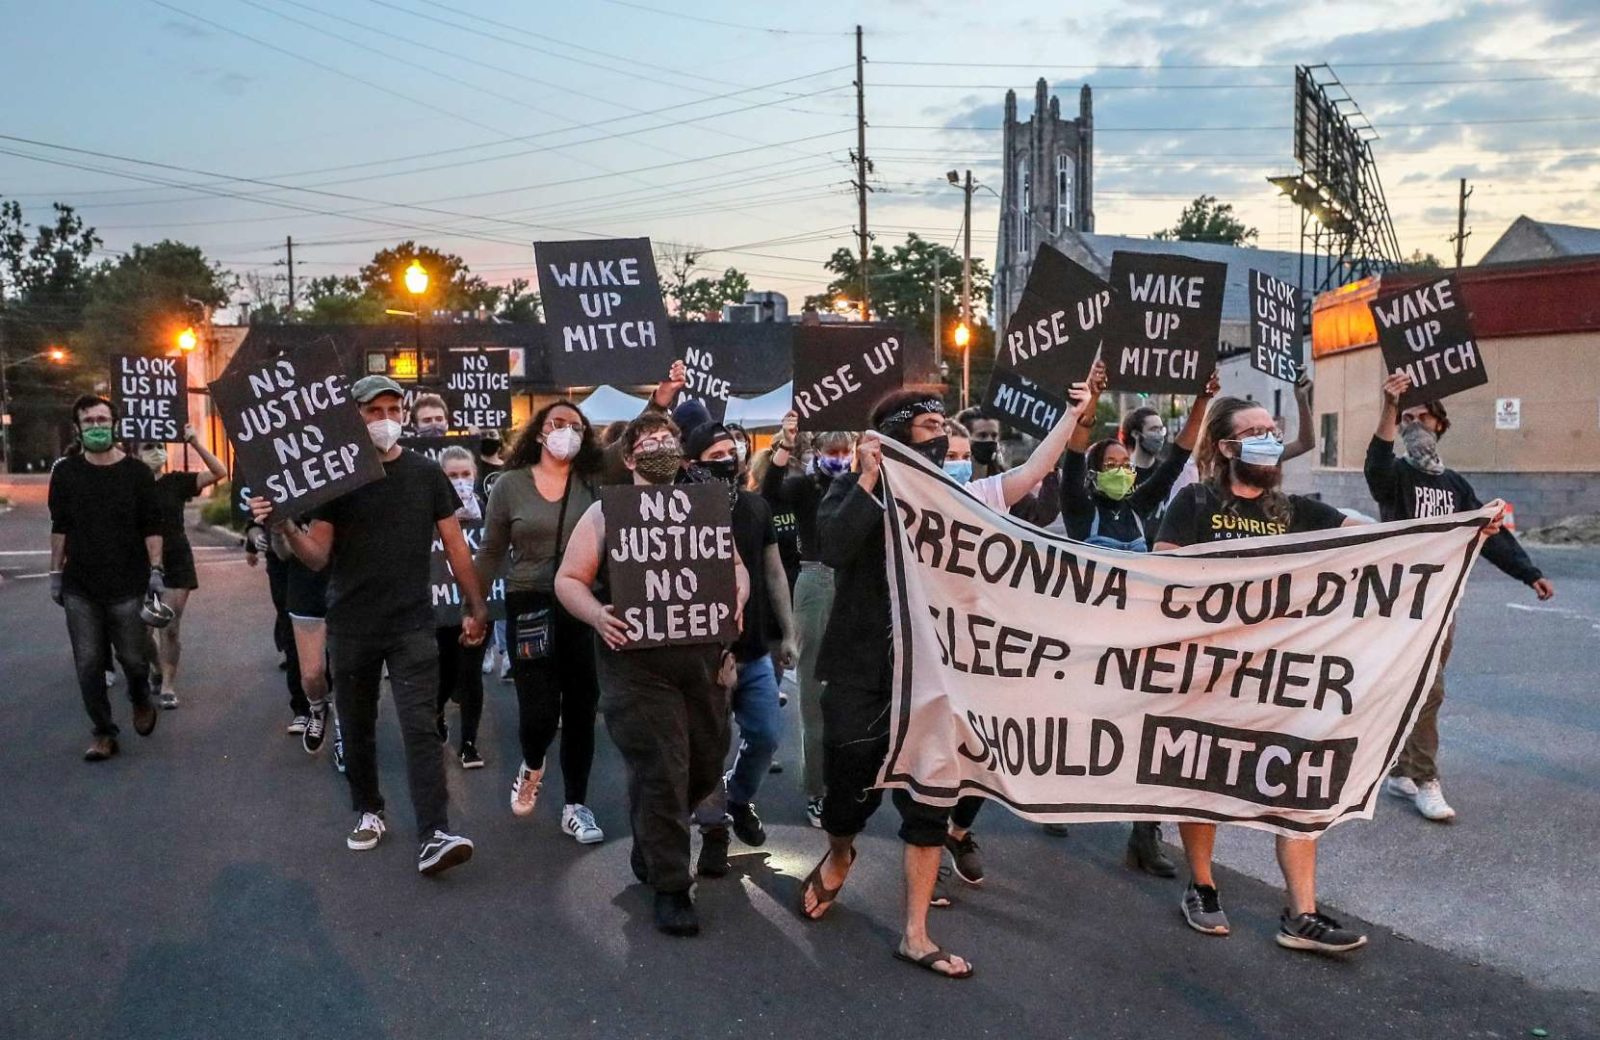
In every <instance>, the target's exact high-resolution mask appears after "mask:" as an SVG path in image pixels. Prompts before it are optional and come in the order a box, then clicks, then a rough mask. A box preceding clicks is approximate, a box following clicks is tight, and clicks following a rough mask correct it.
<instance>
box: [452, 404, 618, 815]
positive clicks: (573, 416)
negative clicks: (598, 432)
mask: <svg viewBox="0 0 1600 1040" xmlns="http://www.w3.org/2000/svg"><path fill="white" fill-rule="evenodd" d="M600 465H601V453H600V447H599V445H598V444H596V443H595V437H594V431H593V430H592V429H591V428H590V426H589V421H588V420H587V419H586V418H584V415H583V413H582V412H581V411H579V410H578V406H577V405H575V404H573V403H572V402H571V401H565V400H563V401H556V402H554V403H551V404H548V405H545V406H544V407H543V408H541V409H539V411H537V412H535V413H534V414H533V417H532V418H530V419H529V420H528V424H527V425H526V426H524V427H523V428H522V432H521V433H519V434H518V435H517V439H516V442H515V444H513V446H512V449H511V453H510V455H509V456H507V458H506V465H505V469H504V470H503V471H502V472H501V474H500V479H499V480H497V481H495V485H494V490H492V491H491V492H490V493H489V506H488V509H487V511H486V514H485V517H484V528H483V544H482V547H481V548H480V549H479V552H478V575H479V581H480V582H483V583H485V584H487V583H488V582H491V581H493V580H494V577H495V576H496V575H497V574H499V573H500V572H501V571H502V570H503V569H504V568H505V561H506V559H507V557H508V556H509V558H510V561H511V566H510V571H509V573H508V574H507V576H506V623H507V626H508V629H509V631H508V636H509V639H508V643H509V646H510V648H511V652H512V669H511V674H512V678H513V679H514V681H515V682H516V686H517V719H518V721H517V739H518V742H519V743H520V744H521V747H522V763H521V765H519V766H518V767H517V774H516V778H515V780H514V781H513V782H512V785H511V811H512V812H513V813H515V814H516V815H518V816H527V815H530V814H531V813H532V812H533V810H534V806H535V804H536V802H537V800H538V797H539V789H540V787H541V785H542V784H543V782H544V773H545V766H546V762H545V756H546V754H547V752H548V751H549V749H550V744H551V742H552V741H554V740H555V736H556V731H557V730H558V729H559V730H560V731H561V782H562V785H563V787H564V788H565V791H564V797H563V800H562V801H563V805H562V808H561V829H562V831H563V832H564V833H566V834H568V835H570V836H571V837H572V838H573V839H574V840H576V841H577V842H578V843H579V844H581V845H592V844H595V843H596V842H600V841H604V840H605V832H604V831H602V830H601V829H600V825H599V824H598V823H596V822H595V818H594V813H593V812H591V811H590V809H589V805H588V802H589V774H590V771H591V770H592V769H593V767H594V724H595V706H596V704H597V703H598V702H599V699H600V691H599V687H598V686H597V684H596V680H595V665H594V653H595V651H594V634H593V632H591V630H590V629H589V626H588V625H586V624H585V623H583V622H582V621H579V620H577V619H576V618H574V617H573V616H572V614H570V613H568V611H567V609H566V607H564V606H563V605H562V604H561V602H560V601H558V600H557V599H556V596H555V577H556V569H557V567H558V566H559V565H560V563H561V553H562V550H563V547H564V546H565V544H566V542H567V540H568V539H569V538H570V537H571V535H572V532H573V531H574V530H576V528H577V518H578V517H580V516H582V515H583V514H584V511H585V510H587V509H588V508H589V507H590V506H591V505H593V504H594V502H595V488H594V483H595V480H596V478H597V477H598V475H599V470H600Z"/></svg>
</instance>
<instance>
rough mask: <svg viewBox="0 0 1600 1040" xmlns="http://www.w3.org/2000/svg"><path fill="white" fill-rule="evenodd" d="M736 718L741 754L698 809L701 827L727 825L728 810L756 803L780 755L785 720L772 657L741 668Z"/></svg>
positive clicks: (734, 700)
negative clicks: (780, 708) (729, 806)
mask: <svg viewBox="0 0 1600 1040" xmlns="http://www.w3.org/2000/svg"><path fill="white" fill-rule="evenodd" d="M731 706H732V708H733V718H734V721H736V722H737V723H738V724H739V751H738V753H737V754H736V755H734V758H733V768H732V769H731V770H729V771H728V773H727V774H726V775H725V776H724V777H723V778H722V783H720V784H718V785H717V789H716V791H714V792H712V794H711V796H710V797H709V798H707V799H706V800H705V801H704V802H702V803H700V805H699V806H697V807H696V808H695V812H694V821H695V822H696V823H698V824H699V825H700V826H702V827H720V826H722V825H723V824H725V823H726V821H727V806H728V804H729V803H732V804H734V805H749V804H750V803H751V802H753V801H755V798H756V792H757V791H759V790H760V789H761V781H762V780H763V779H765V778H766V775H767V770H768V769H769V768H771V766H772V758H773V756H774V755H776V754H777V753H778V735H779V734H780V733H781V732H782V730H783V716H782V714H781V713H780V712H779V710H778V676H777V673H776V672H774V671H773V670H772V657H771V656H770V655H768V654H762V655H761V656H760V657H758V658H756V659H755V660H754V661H747V662H745V663H744V664H741V665H740V666H739V679H738V681H737V682H736V683H735V684H734V687H733V696H732V705H731Z"/></svg>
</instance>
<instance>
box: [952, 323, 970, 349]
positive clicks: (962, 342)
mask: <svg viewBox="0 0 1600 1040" xmlns="http://www.w3.org/2000/svg"><path fill="white" fill-rule="evenodd" d="M971 342H972V330H971V329H969V328H967V326H966V323H965V322H963V323H961V324H960V325H957V326H956V346H958V347H960V348H961V349H962V350H966V349H967V344H968V343H971Z"/></svg>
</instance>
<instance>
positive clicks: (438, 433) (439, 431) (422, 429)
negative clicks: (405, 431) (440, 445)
mask: <svg viewBox="0 0 1600 1040" xmlns="http://www.w3.org/2000/svg"><path fill="white" fill-rule="evenodd" d="M448 429H449V426H447V425H446V424H445V423H442V422H430V423H418V424H417V436H418V437H443V436H444V435H445V431H446V430H448Z"/></svg>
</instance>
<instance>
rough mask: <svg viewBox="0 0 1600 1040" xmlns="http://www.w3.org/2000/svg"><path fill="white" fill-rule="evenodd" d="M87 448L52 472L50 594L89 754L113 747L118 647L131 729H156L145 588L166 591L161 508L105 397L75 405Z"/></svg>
mask: <svg viewBox="0 0 1600 1040" xmlns="http://www.w3.org/2000/svg"><path fill="white" fill-rule="evenodd" d="M72 421H73V424H74V425H75V426H76V427H77V433H78V442H79V444H81V445H82V447H83V450H82V451H81V452H79V453H77V454H71V455H67V456H66V457H65V458H63V459H61V461H59V462H57V463H56V464H55V468H53V469H52V470H51V471H50V490H49V504H50V598H51V599H52V600H54V601H55V603H56V605H57V606H59V607H62V608H64V609H65V611H66V615H67V635H68V637H69V638H70V639H71V641H72V663H73V667H74V668H75V670H76V671H77V676H78V692H79V694H81V695H82V697H83V707H84V710H85V711H87V712H88V714H89V721H90V722H91V723H92V724H93V726H94V739H93V740H92V741H91V742H90V744H89V749H88V750H87V751H85V752H84V754H83V757H84V761H86V762H101V761H104V760H105V759H108V758H110V757H111V756H112V755H115V754H116V753H117V724H116V722H115V721H114V720H113V719H112V716H111V699H110V697H109V696H108V695H107V689H106V687H107V683H106V672H107V671H108V670H109V669H110V666H111V660H110V654H109V652H108V649H114V650H115V651H116V655H117V660H118V661H119V662H121V664H122V672H123V674H124V675H126V676H127V678H128V697H129V698H130V699H131V700H132V701H133V730H134V732H135V733H137V734H139V735H140V736H141V737H148V736H149V735H150V734H151V733H152V732H154V731H155V728H156V718H157V715H158V714H159V712H158V711H157V708H156V704H155V698H153V697H152V696H151V695H150V673H151V670H152V669H153V668H154V667H155V661H154V660H153V659H152V658H153V654H152V646H151V642H150V637H149V635H148V633H147V632H146V630H145V626H144V621H143V620H142V619H141V618H140V608H141V606H142V604H143V601H144V599H145V598H146V597H147V596H160V595H161V594H162V593H164V592H165V591H166V584H165V582H164V580H163V574H162V545H161V509H160V504H159V502H158V500H157V498H156V484H155V478H154V477H152V476H151V475H150V469H149V467H147V466H145V465H144V464H142V463H140V462H139V461H138V460H137V459H133V458H130V457H129V456H127V455H126V454H124V453H123V451H122V449H121V448H119V447H118V446H117V441H116V425H117V415H116V410H115V408H113V407H112V404H111V402H110V401H108V400H106V399H105V398H103V397H94V396H90V395H85V396H83V397H80V398H78V399H77V400H76V401H74V402H73V405H72Z"/></svg>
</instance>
